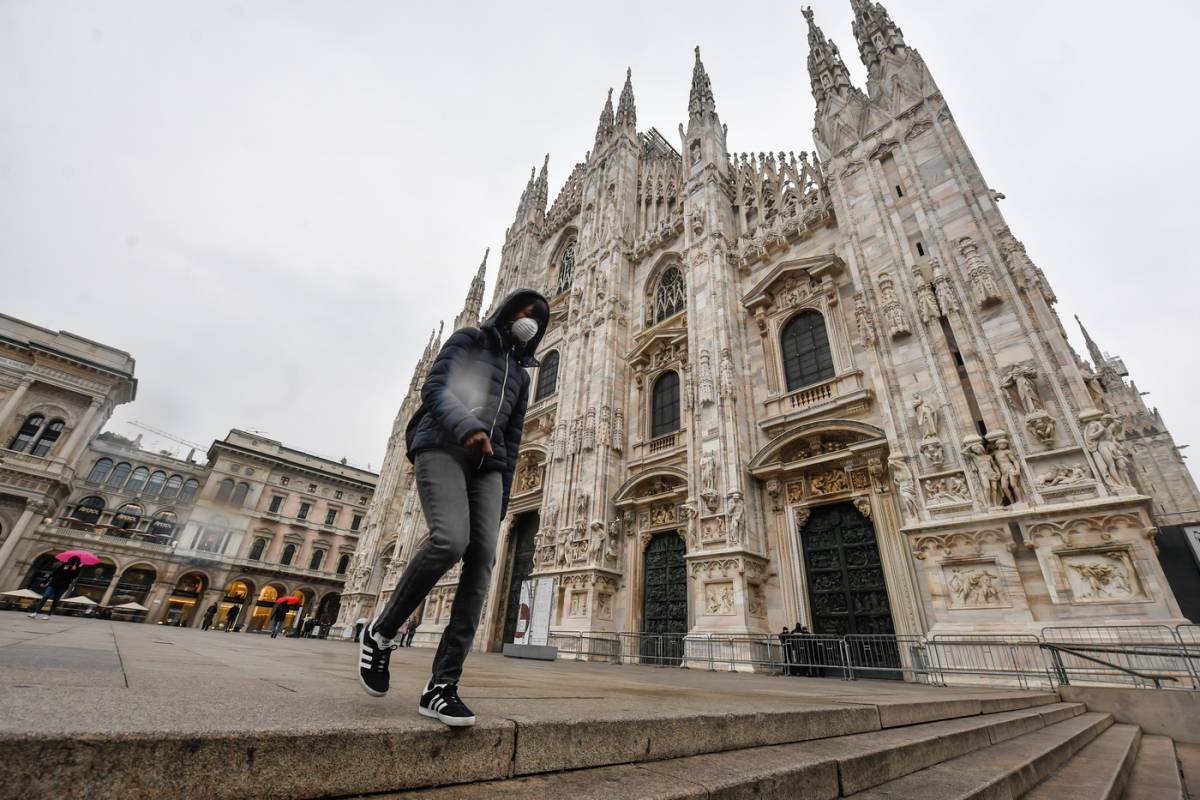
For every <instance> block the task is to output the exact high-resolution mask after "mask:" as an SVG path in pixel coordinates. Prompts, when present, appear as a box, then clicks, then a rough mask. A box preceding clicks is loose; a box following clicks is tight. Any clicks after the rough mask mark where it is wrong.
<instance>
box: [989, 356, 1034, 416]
mask: <svg viewBox="0 0 1200 800" xmlns="http://www.w3.org/2000/svg"><path fill="white" fill-rule="evenodd" d="M1037 378H1038V371H1037V370H1036V369H1034V368H1033V367H1028V366H1023V365H1021V364H1017V365H1016V366H1014V367H1012V368H1011V369H1009V370H1008V372H1006V373H1005V375H1004V380H1002V381H1001V382H1000V385H1001V386H1003V387H1004V388H1005V389H1007V390H1008V394H1009V399H1010V400H1012V402H1013V405H1015V406H1016V407H1017V408H1019V409H1020V410H1021V411H1024V412H1025V413H1026V414H1032V413H1034V412H1035V411H1044V410H1045V406H1044V405H1043V403H1042V396H1041V395H1040V394H1039V393H1038V388H1037Z"/></svg>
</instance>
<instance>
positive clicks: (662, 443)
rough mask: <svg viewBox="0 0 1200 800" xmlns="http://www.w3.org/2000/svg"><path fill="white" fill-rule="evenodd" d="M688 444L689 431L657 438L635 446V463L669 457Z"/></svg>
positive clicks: (680, 431) (682, 430) (678, 431)
mask: <svg viewBox="0 0 1200 800" xmlns="http://www.w3.org/2000/svg"><path fill="white" fill-rule="evenodd" d="M686 444H687V430H686V429H683V428H681V429H679V430H677V431H674V432H672V433H668V434H666V435H664V436H656V437H654V438H653V439H647V440H646V441H644V442H637V443H635V444H634V445H633V462H634V463H637V462H638V461H643V460H645V459H650V458H659V457H662V456H666V455H669V454H670V453H672V452H674V451H675V450H677V449H678V448H681V447H683V446H684V445H686Z"/></svg>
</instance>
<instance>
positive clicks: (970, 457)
mask: <svg viewBox="0 0 1200 800" xmlns="http://www.w3.org/2000/svg"><path fill="white" fill-rule="evenodd" d="M962 452H963V456H964V457H965V458H966V460H967V463H968V464H970V465H971V468H972V469H973V470H974V471H975V476H976V477H977V478H979V482H980V484H982V485H983V490H984V493H985V495H986V498H987V504H988V505H989V506H990V507H992V508H996V507H998V506H1000V505H1003V503H1002V499H1001V494H1000V470H999V469H997V468H996V460H995V459H994V458H992V454H991V453H989V452H988V451H987V446H986V445H985V444H984V443H983V440H982V439H980V438H979V437H978V436H968V437H967V438H966V439H964V440H963V451H962Z"/></svg>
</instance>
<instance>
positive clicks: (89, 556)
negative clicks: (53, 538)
mask: <svg viewBox="0 0 1200 800" xmlns="http://www.w3.org/2000/svg"><path fill="white" fill-rule="evenodd" d="M55 558H56V559H58V560H59V561H61V562H63V563H64V564H65V563H67V562H68V561H70V560H71V559H72V558H78V559H79V563H80V565H82V566H85V567H90V566H92V565H93V564H99V563H100V558H99V556H97V555H96V554H95V553H93V552H91V551H89V550H66V551H64V552H62V553H59V554H58V555H56V556H55Z"/></svg>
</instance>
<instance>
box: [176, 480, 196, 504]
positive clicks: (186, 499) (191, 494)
mask: <svg viewBox="0 0 1200 800" xmlns="http://www.w3.org/2000/svg"><path fill="white" fill-rule="evenodd" d="M199 491H200V481H198V480H196V479H195V478H189V479H188V480H187V481H185V482H184V484H183V488H182V489H180V490H179V502H181V503H190V502H192V501H193V500H195V499H196V493H197V492H199Z"/></svg>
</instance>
